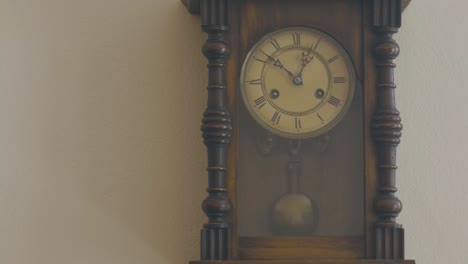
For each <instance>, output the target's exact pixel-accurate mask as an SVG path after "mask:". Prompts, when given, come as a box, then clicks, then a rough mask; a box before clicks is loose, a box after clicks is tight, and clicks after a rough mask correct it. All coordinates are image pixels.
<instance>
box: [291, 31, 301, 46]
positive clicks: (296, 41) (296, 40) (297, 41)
mask: <svg viewBox="0 0 468 264" xmlns="http://www.w3.org/2000/svg"><path fill="white" fill-rule="evenodd" d="M292 37H293V42H294V46H300V45H301V34H300V33H297V32H295V33H293V34H292Z"/></svg>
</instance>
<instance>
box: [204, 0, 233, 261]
mask: <svg viewBox="0 0 468 264" xmlns="http://www.w3.org/2000/svg"><path fill="white" fill-rule="evenodd" d="M200 11H201V17H202V29H203V31H204V32H206V33H207V34H208V39H207V41H206V43H205V45H204V46H203V54H204V55H205V56H206V58H207V59H208V107H207V109H206V111H205V113H204V115H203V125H202V131H203V139H204V143H205V145H206V147H207V151H208V167H207V171H208V189H207V192H208V197H207V198H206V199H205V200H204V201H203V205H202V207H203V211H204V212H205V214H206V215H207V216H208V223H206V224H205V225H204V226H203V229H202V231H201V259H202V260H225V259H227V258H228V257H229V252H230V249H229V241H230V238H229V236H230V229H229V224H228V222H227V217H228V214H229V213H230V211H231V203H230V201H229V197H228V196H227V189H226V182H227V181H226V163H227V162H226V152H227V147H228V144H229V143H230V140H231V130H232V127H231V116H230V114H229V112H228V109H227V99H226V63H227V60H228V57H229V46H228V43H227V40H226V36H225V34H226V33H227V32H228V31H229V23H228V15H227V14H228V13H227V12H228V6H227V0H202V1H201V2H200Z"/></svg>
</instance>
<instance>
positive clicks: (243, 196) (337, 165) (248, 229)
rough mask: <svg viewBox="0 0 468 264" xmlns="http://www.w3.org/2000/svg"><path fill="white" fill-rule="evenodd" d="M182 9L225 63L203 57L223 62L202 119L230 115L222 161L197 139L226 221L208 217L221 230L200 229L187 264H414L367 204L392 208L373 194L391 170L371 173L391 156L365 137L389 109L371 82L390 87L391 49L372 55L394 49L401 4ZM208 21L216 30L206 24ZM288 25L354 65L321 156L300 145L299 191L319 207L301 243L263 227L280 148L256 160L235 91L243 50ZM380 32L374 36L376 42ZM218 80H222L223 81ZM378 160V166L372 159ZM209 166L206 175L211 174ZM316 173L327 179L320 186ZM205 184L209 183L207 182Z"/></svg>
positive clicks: (295, 1) (255, 141) (297, 1)
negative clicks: (317, 37)
mask: <svg viewBox="0 0 468 264" xmlns="http://www.w3.org/2000/svg"><path fill="white" fill-rule="evenodd" d="M185 4H186V5H187V7H188V8H189V10H191V11H192V12H194V13H197V11H201V14H202V25H203V29H204V31H206V32H207V33H208V35H209V37H208V41H207V43H210V42H216V41H220V42H221V43H229V46H230V52H229V57H227V56H225V58H224V59H225V60H224V61H223V58H222V57H223V56H224V55H223V56H220V55H219V54H218V55H216V54H215V53H216V52H217V51H214V50H213V54H210V53H209V52H210V51H209V50H208V51H207V50H206V49H205V55H206V56H207V58H208V59H209V60H210V63H211V62H214V61H216V62H221V63H225V66H223V68H222V69H221V71H218V72H216V71H215V70H213V71H212V72H210V77H209V79H210V80H209V82H210V83H211V84H213V83H216V82H218V81H219V82H221V83H219V82H218V84H223V83H224V84H225V86H226V87H227V88H226V89H225V91H224V92H225V93H226V94H218V92H219V91H216V93H217V95H214V94H215V93H214V92H213V93H212V94H213V95H214V96H213V97H210V95H209V101H208V105H209V106H208V110H207V111H209V109H210V104H212V105H211V107H212V108H213V109H215V108H219V109H220V108H226V110H227V111H229V112H230V113H231V115H232V121H230V125H232V133H231V134H230V137H229V142H227V141H226V142H224V143H226V144H225V145H226V146H225V148H226V153H225V154H226V155H225V157H223V154H222V152H221V155H220V156H218V157H213V156H212V155H210V147H213V145H216V144H212V145H210V142H209V141H208V142H207V139H206V137H205V143H206V144H207V147H208V152H209V156H208V159H209V163H213V161H215V162H216V160H217V161H218V163H219V164H223V163H224V165H226V166H225V167H226V170H225V172H224V173H223V175H222V174H218V176H219V175H222V176H224V178H223V183H222V184H224V187H226V192H225V193H221V194H220V193H218V194H215V195H213V196H212V197H213V199H218V198H219V199H221V198H220V197H221V196H222V195H225V197H226V199H228V200H229V203H230V206H229V210H228V211H229V212H223V213H222V214H223V215H222V216H221V215H220V214H218V215H217V216H220V217H218V220H220V221H224V222H225V223H226V226H228V227H226V230H227V231H226V232H224V231H223V232H224V233H222V232H220V230H221V229H219V228H213V230H214V229H216V230H214V231H213V230H208V229H209V227H210V225H209V224H207V225H205V228H204V230H203V231H202V241H201V242H202V245H201V247H202V249H201V250H202V252H201V253H202V254H201V255H202V257H201V260H200V261H194V262H193V263H194V264H196V263H208V262H210V261H223V262H226V263H237V262H242V263H246V262H248V263H256V262H258V261H260V262H259V263H264V262H262V261H265V260H268V261H270V260H275V261H279V262H275V263H283V262H281V261H286V262H284V263H338V264H339V263H349V264H351V263H414V262H413V261H407V260H404V243H403V240H404V233H403V229H402V228H401V225H399V224H397V223H396V221H395V219H394V218H395V217H394V214H392V215H390V216H388V214H387V215H384V214H383V213H381V214H379V213H380V212H379V209H378V208H377V209H376V205H375V204H376V203H377V202H378V201H379V195H380V196H382V195H387V196H388V198H389V199H390V200H392V199H393V196H392V195H393V190H392V191H389V192H387V193H385V192H384V193H382V192H381V190H382V189H379V187H381V186H380V185H379V184H381V180H380V178H379V176H380V177H381V176H382V174H388V173H390V176H391V175H392V174H393V177H394V170H393V167H394V165H392V162H390V164H389V165H385V166H389V167H392V166H393V167H392V168H391V169H392V171H388V172H383V171H380V168H381V167H382V165H381V163H384V161H385V160H387V158H390V159H392V160H394V154H395V153H394V149H395V148H396V144H393V145H391V146H390V147H389V148H386V147H385V148H383V150H382V149H379V144H378V142H377V143H376V140H375V136H374V137H373V134H375V133H374V132H375V131H374V130H375V126H373V122H374V121H375V116H376V112H378V111H379V107H380V108H391V109H393V108H394V95H393V91H392V93H390V94H384V95H383V96H382V95H379V94H378V92H377V88H376V84H378V83H379V80H386V81H388V82H393V71H382V70H381V69H379V66H378V64H379V59H382V60H383V59H384V58H383V57H385V59H386V60H387V59H393V57H396V56H393V53H392V52H393V51H392V50H391V49H392V47H390V51H389V53H388V55H385V54H384V56H382V58H380V57H378V56H375V46H376V44H378V43H379V42H382V43H383V42H385V41H388V42H389V43H390V42H391V43H393V42H394V41H393V39H392V38H391V35H392V34H393V33H395V31H396V29H397V28H398V27H399V26H400V22H399V20H400V19H401V17H400V14H401V10H402V7H403V4H404V3H402V2H401V1H398V0H387V1H386V0H355V1H353V0H327V1H325V0H315V1H314V0H290V1H281V0H276V1H273V0H237V1H235V0H231V1H229V0H201V1H185ZM212 22H216V23H214V25H210V23H212ZM228 23H229V25H228ZM379 23H380V24H379ZM385 23H387V24H388V25H386V24H385ZM210 26H211V27H210ZM290 26H308V27H313V28H316V29H319V30H322V31H324V32H326V33H328V34H330V35H331V36H333V37H334V38H335V39H336V40H338V41H339V43H340V44H341V45H342V46H343V47H344V48H345V50H346V51H347V52H348V54H349V55H350V57H351V60H352V61H353V63H354V66H355V70H356V74H357V77H356V79H357V83H358V85H357V86H356V91H355V96H354V100H353V103H352V105H351V107H350V109H349V111H348V113H347V114H346V116H345V117H344V119H343V120H342V121H341V122H340V124H339V125H337V127H336V128H335V129H333V130H332V131H330V132H329V133H328V134H329V136H330V137H329V139H328V141H329V142H327V150H326V154H323V153H317V151H316V150H317V146H318V144H320V140H321V139H320V137H318V138H314V139H309V140H305V141H306V142H305V143H304V153H303V157H302V159H303V160H306V161H307V162H305V165H304V168H303V175H302V179H301V180H302V181H303V184H301V188H302V190H301V191H302V192H304V193H306V194H307V195H308V196H309V197H311V198H312V199H313V200H314V201H315V202H317V203H318V208H319V213H318V215H319V216H318V217H319V220H318V222H319V224H318V226H317V227H316V229H314V232H313V233H311V234H307V235H302V236H301V235H288V234H286V235H284V234H282V235H277V234H274V233H273V232H272V231H271V228H270V227H269V226H270V223H269V219H270V211H271V207H272V203H274V202H275V200H277V199H278V197H280V196H281V195H282V194H284V192H285V189H284V188H285V185H286V184H285V179H286V176H285V166H286V164H287V162H288V155H287V152H285V151H284V150H285V147H284V146H286V145H287V140H285V139H282V138H280V137H276V136H273V142H274V145H275V147H274V148H273V150H272V151H271V154H268V155H263V154H261V152H262V150H261V149H260V150H259V147H260V148H261V144H259V141H261V140H262V139H263V138H264V137H265V136H266V133H265V131H264V129H262V128H261V127H260V126H258V124H256V123H255V121H254V120H253V119H252V118H251V116H250V115H249V113H248V112H247V110H246V109H245V106H244V105H243V102H242V98H241V96H240V94H239V89H238V87H239V76H240V71H241V66H242V64H243V60H244V59H245V57H246V55H247V54H248V52H249V51H250V49H251V48H252V46H253V45H254V44H255V43H256V42H257V41H258V40H259V39H260V38H261V37H262V36H264V35H265V34H268V33H270V32H272V31H275V30H278V29H281V28H285V27H290ZM376 28H377V30H376ZM394 29H395V30H394ZM210 30H212V31H213V32H211V33H210ZM379 30H382V31H383V34H382V35H380V34H381V32H379ZM385 30H388V31H389V32H385ZM217 36H218V37H219V39H218V40H217V39H216V37H217ZM220 52H221V53H223V52H224V51H220ZM387 57H388V58H387ZM389 63H390V62H389ZM210 65H211V64H210ZM209 68H210V66H209ZM210 71H211V69H210ZM219 74H222V75H223V74H225V78H223V76H219ZM390 75H391V76H390ZM209 87H210V85H209ZM210 91H213V90H211V89H209V93H210ZM216 98H218V99H219V100H224V102H221V101H218V105H216V102H215V101H216V100H218V99H216ZM213 100H215V101H213ZM385 104H389V105H385ZM205 117H206V113H205ZM204 122H205V121H204ZM217 147H219V145H217ZM394 147H395V148H394ZM379 151H381V153H379ZM217 153H220V152H217ZM379 155H381V156H383V158H382V157H381V159H379ZM389 155H390V157H389ZM223 159H224V160H223ZM211 165H213V164H209V169H210V168H213V166H211ZM324 170H326V171H327V173H326V177H323V175H324V173H323V171H324ZM320 174H321V175H320ZM384 176H385V175H384ZM209 178H210V179H211V178H214V177H210V175H209ZM218 178H219V177H218ZM393 181H394V179H393ZM211 183H212V181H211V180H210V184H211ZM393 184H394V182H393ZM220 186H221V185H220ZM387 187H388V186H387ZM209 191H210V189H209ZM219 192H221V191H219ZM216 195H220V196H216ZM210 196H211V193H210ZM216 197H218V198H216ZM222 199H224V198H222ZM207 200H209V198H208V199H207ZM207 200H205V202H206V201H207ZM391 202H392V201H390V204H391ZM398 202H399V201H398ZM204 204H205V203H204ZM395 204H397V202H395ZM205 205H206V204H205ZM399 205H400V206H401V204H399ZM396 206H398V204H397V205H396ZM204 210H205V212H206V213H207V215H208V216H209V217H210V223H211V220H212V217H211V216H210V212H207V211H209V210H207V209H206V208H205V207H204ZM221 211H222V210H221ZM226 211H227V210H226ZM398 212H399V211H398ZM396 215H398V213H396ZM221 226H222V225H219V227H221ZM207 230H208V231H207ZM327 261H331V262H327Z"/></svg>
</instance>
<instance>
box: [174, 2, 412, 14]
mask: <svg viewBox="0 0 468 264" xmlns="http://www.w3.org/2000/svg"><path fill="white" fill-rule="evenodd" d="M309 1H310V0H309ZM411 1H412V0H402V6H401V12H402V13H403V11H405V9H406V7H408V5H409V4H410V3H411ZM182 3H184V5H185V6H186V7H187V9H188V10H189V12H190V13H192V14H194V15H199V14H200V0H182Z"/></svg>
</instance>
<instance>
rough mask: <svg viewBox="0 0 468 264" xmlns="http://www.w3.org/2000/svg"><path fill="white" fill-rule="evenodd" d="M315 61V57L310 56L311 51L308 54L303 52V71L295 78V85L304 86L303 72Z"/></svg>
mask: <svg viewBox="0 0 468 264" xmlns="http://www.w3.org/2000/svg"><path fill="white" fill-rule="evenodd" d="M313 59H314V56H312V55H310V51H309V52H308V53H305V52H302V65H301V70H300V71H299V73H298V74H297V75H296V76H294V78H293V82H294V84H295V85H303V84H304V83H303V80H302V72H303V71H304V68H305V67H306V66H307V64H309V63H310V62H311V61H312V60H313Z"/></svg>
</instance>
